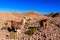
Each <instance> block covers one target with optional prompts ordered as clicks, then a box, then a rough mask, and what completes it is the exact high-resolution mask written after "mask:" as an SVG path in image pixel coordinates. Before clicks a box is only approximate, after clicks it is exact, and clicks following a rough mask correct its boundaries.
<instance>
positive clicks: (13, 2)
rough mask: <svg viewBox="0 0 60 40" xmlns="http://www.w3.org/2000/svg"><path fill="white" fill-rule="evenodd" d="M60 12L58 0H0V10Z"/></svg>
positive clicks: (59, 0)
mask: <svg viewBox="0 0 60 40" xmlns="http://www.w3.org/2000/svg"><path fill="white" fill-rule="evenodd" d="M29 10H33V11H37V12H39V13H42V14H46V13H50V12H60V0H0V12H20V13H24V12H26V11H29Z"/></svg>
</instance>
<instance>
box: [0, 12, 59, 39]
mask: <svg viewBox="0 0 60 40" xmlns="http://www.w3.org/2000/svg"><path fill="white" fill-rule="evenodd" d="M24 16H27V17H28V18H29V17H31V18H34V19H32V20H30V21H29V20H27V22H26V24H25V26H24V28H23V29H20V32H21V33H20V34H19V39H18V40H60V13H59V12H58V13H55V12H54V13H51V14H48V15H42V14H39V13H37V12H33V11H29V12H26V13H24V14H19V13H18V12H14V13H10V14H9V13H0V18H1V19H2V20H5V19H6V20H7V19H9V20H10V19H13V20H14V19H15V18H18V19H19V20H20V18H21V19H22V18H23V17H24ZM3 17H4V18H3ZM37 18H38V19H37ZM39 19H41V20H39ZM45 19H47V22H48V27H47V28H44V25H43V26H41V25H42V24H43V23H44V22H43V23H42V20H45ZM31 21H32V22H31ZM36 28H37V29H36ZM31 30H32V31H31ZM2 33H3V34H2ZM7 34H9V32H7V30H0V35H1V36H0V40H9V38H8V39H7V38H6V35H7ZM2 36H4V37H3V38H2Z"/></svg>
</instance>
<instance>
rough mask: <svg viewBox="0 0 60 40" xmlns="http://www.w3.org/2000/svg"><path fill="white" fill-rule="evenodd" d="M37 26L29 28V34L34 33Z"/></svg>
mask: <svg viewBox="0 0 60 40" xmlns="http://www.w3.org/2000/svg"><path fill="white" fill-rule="evenodd" d="M36 30H37V29H36V28H29V30H28V31H27V32H26V34H27V35H33V34H34V33H35V32H36Z"/></svg>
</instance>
